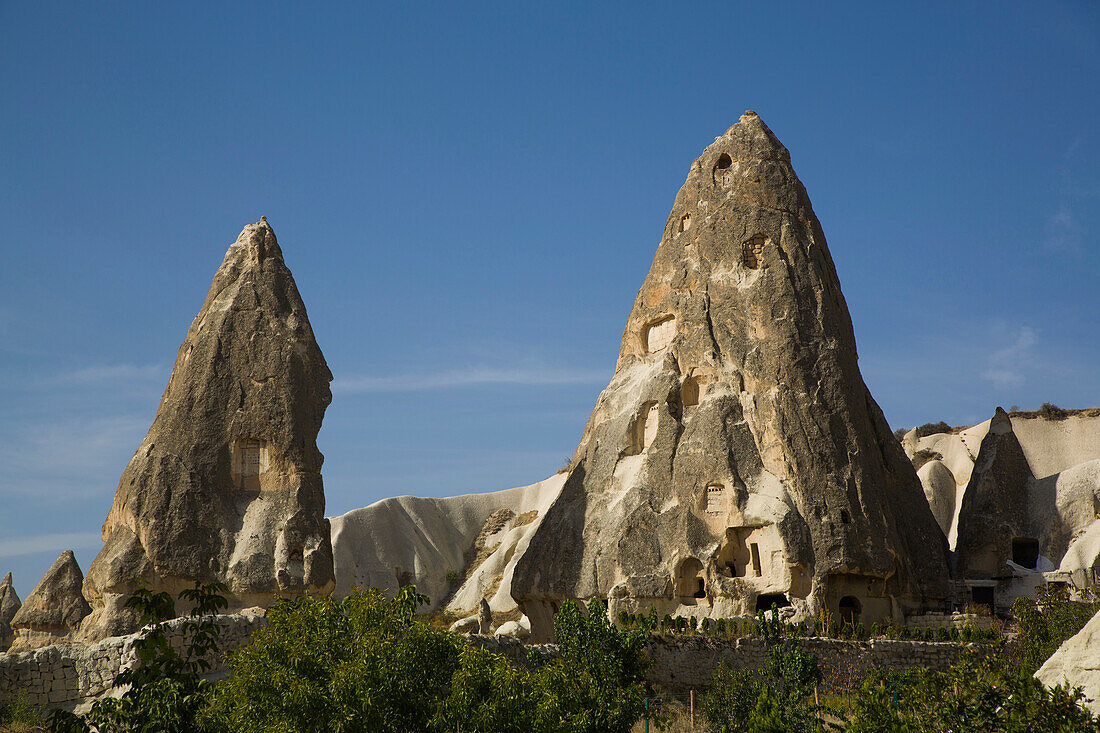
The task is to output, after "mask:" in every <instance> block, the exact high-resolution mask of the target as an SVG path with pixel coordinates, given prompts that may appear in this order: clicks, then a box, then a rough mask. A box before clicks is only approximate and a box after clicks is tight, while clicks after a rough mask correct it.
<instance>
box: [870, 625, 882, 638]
mask: <svg viewBox="0 0 1100 733" xmlns="http://www.w3.org/2000/svg"><path fill="white" fill-rule="evenodd" d="M880 636H882V629H880V628H879V626H878V622H875V623H873V624H871V638H872V639H877V638H879V637H880Z"/></svg>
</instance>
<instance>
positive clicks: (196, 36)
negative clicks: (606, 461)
mask: <svg viewBox="0 0 1100 733" xmlns="http://www.w3.org/2000/svg"><path fill="white" fill-rule="evenodd" d="M195 5H198V4H195V3H190V4H175V5H169V4H167V3H108V4H104V3H71V4H59V3H52V2H36V3H15V2H3V1H2V0H0V572H3V571H4V570H5V569H7V568H10V569H12V570H14V572H15V575H16V585H17V588H18V590H19V592H20V593H21V595H23V596H25V595H26V594H27V593H28V592H30V590H31V589H32V587H33V586H34V584H35V583H36V582H37V580H38V579H39V577H40V576H41V575H42V573H43V572H44V570H45V569H46V567H48V565H49V564H50V563H51V562H52V561H53V560H54V559H55V558H56V556H57V555H58V553H60V552H61V551H62V550H63V549H66V548H69V547H72V548H74V549H76V551H77V556H78V558H79V560H80V562H81V565H82V567H84V568H85V569H87V566H88V564H89V563H90V562H91V559H92V558H93V557H94V555H95V553H96V552H97V551H98V547H99V540H98V536H97V535H98V531H99V527H100V524H101V522H102V520H103V518H104V517H105V516H106V513H107V510H108V509H109V506H110V502H111V498H112V496H113V493H114V490H115V486H116V485H117V482H118V477H119V475H120V474H121V473H122V469H123V468H124V466H125V464H126V462H127V460H128V459H129V457H130V455H131V454H132V453H133V451H134V449H135V448H136V447H137V446H138V444H139V443H140V441H141V438H142V437H143V435H144V434H145V431H146V430H147V429H148V426H149V424H150V422H151V421H152V418H153V414H154V412H155V409H156V405H157V402H158V400H159V397H160V394H161V391H162V390H163V388H164V384H165V382H166V381H167V378H168V371H169V368H170V365H171V363H172V361H173V359H174V357H175V353H176V349H177V348H178V346H179V344H180V342H181V341H182V339H183V337H184V335H185V333H186V330H187V326H188V325H189V323H190V321H191V319H192V318H193V317H194V315H195V313H196V312H197V311H198V308H199V306H200V305H201V304H202V301H203V298H204V296H205V293H206V289H207V287H208V286H209V284H210V280H211V277H212V276H213V274H214V271H215V270H216V269H217V266H218V264H219V263H220V261H221V258H222V255H223V254H224V251H225V248H226V247H227V246H228V244H229V243H230V242H232V241H233V239H234V238H235V237H236V235H237V233H238V232H239V231H240V229H241V227H243V226H244V225H245V224H248V223H251V222H254V221H256V220H258V219H259V217H260V216H261V215H266V216H267V217H268V219H269V220H270V222H271V223H272V225H273V226H274V228H275V231H276V233H277V234H278V236H279V240H280V242H281V244H282V247H283V251H284V254H285V257H286V261H287V263H288V265H289V266H290V268H291V270H292V271H293V272H294V275H295V278H296V280H297V282H298V286H299V289H300V291H301V293H302V296H303V298H304V300H305V302H306V306H307V308H308V310H309V314H310V319H311V321H312V323H313V328H314V331H315V333H316V335H317V339H318V341H319V343H320V345H321V348H322V350H323V351H324V353H325V356H326V358H327V359H328V362H329V365H330V367H331V369H332V371H333V373H334V375H335V377H336V381H335V382H334V384H333V392H334V400H333V404H332V406H331V407H330V408H329V411H328V414H327V416H326V419H325V424H324V428H323V429H322V431H321V435H320V438H319V443H320V446H321V449H322V451H323V452H324V453H325V456H326V462H325V466H324V477H325V488H326V493H327V498H328V510H329V513H330V514H334V513H342V512H344V511H347V510H349V509H352V508H355V507H358V506H363V505H366V504H368V503H370V502H373V501H375V500H377V499H379V498H382V497H385V496H391V495H396V494H406V493H413V494H422V495H438V496H443V495H448V494H455V493H462V492H466V491H488V490H494V489H501V488H506V487H509V486H515V485H522V484H526V483H530V482H532V481H535V480H538V479H540V478H543V477H545V476H547V475H549V474H550V473H552V472H553V471H554V470H555V469H556V468H557V467H558V466H559V465H560V464H561V463H562V461H563V460H564V459H565V458H566V457H567V456H568V455H570V454H571V453H572V451H573V449H574V447H575V446H576V442H577V440H578V439H579V437H580V433H581V430H582V428H583V426H584V422H585V420H586V418H587V415H588V412H589V410H590V409H591V407H592V405H593V404H594V402H595V399H596V396H597V395H598V393H599V391H600V390H601V389H602V388H603V387H604V386H605V385H606V383H607V381H608V379H609V378H610V376H611V372H612V369H613V367H614V362H615V356H616V354H617V351H618V345H619V339H620V337H621V334H622V329H623V326H624V323H625V319H626V316H627V314H628V312H629V309H630V306H631V304H632V301H633V298H634V295H635V293H636V292H637V289H638V287H639V286H640V284H641V282H642V279H643V278H644V276H645V273H646V271H647V269H648V267H649V263H650V261H651V259H652V256H653V252H654V250H655V248H656V246H657V243H658V240H659V237H660V235H661V232H662V228H663V226H664V222H665V219H666V217H667V214H668V210H669V208H670V207H671V205H672V201H673V198H674V196H675V194H676V191H677V190H678V188H679V186H680V185H681V184H682V183H683V180H684V178H685V176H686V174H687V171H688V166H689V164H690V163H691V161H692V159H693V158H694V157H695V156H696V155H698V153H699V152H700V151H701V150H702V149H703V148H704V147H705V146H706V145H707V144H708V143H709V142H711V141H712V140H713V139H714V137H715V136H716V135H720V134H721V133H722V132H724V131H725V129H726V128H727V127H728V126H729V125H730V124H732V123H733V122H735V121H736V120H737V118H738V116H739V115H740V114H741V113H742V112H743V111H744V110H746V109H754V110H756V111H757V112H759V113H760V115H761V116H762V117H763V118H764V120H765V121H766V122H767V123H768V125H769V126H770V127H771V128H772V130H773V131H774V132H775V133H776V134H777V135H778V136H779V138H780V139H781V140H782V141H783V142H784V144H785V145H786V146H787V147H788V148H789V149H790V151H791V155H792V159H793V163H794V166H795V169H796V171H797V172H798V174H799V176H800V177H801V179H802V181H803V183H805V185H806V187H807V189H808V190H809V193H810V197H811V199H812V200H813V203H814V208H815V210H816V212H817V214H818V217H819V218H820V219H821V222H822V225H823V227H824V230H825V233H826V236H827V237H828V241H829V246H830V248H831V250H832V254H833V258H834V260H835V262H836V266H837V270H838V272H839V275H840V279H841V284H842V286H843V288H844V293H845V296H846V298H847V301H848V306H849V308H850V310H851V313H852V318H853V321H854V324H855V329H856V337H857V340H858V343H859V349H860V364H861V367H862V370H863V374H864V377H865V379H866V381H867V383H868V385H869V386H870V388H871V390H872V392H873V394H874V395H875V397H876V399H877V400H878V402H879V404H880V405H881V406H882V408H883V410H884V411H885V413H886V416H887V419H888V420H889V421H890V423H891V424H892V425H893V426H895V427H898V426H910V425H913V424H916V423H921V422H926V421H934V420H939V419H945V420H947V421H948V422H951V423H955V424H962V423H967V424H969V423H973V422H977V421H980V420H983V419H985V418H987V417H988V416H989V415H990V414H991V413H992V411H993V409H994V408H995V407H996V406H997V405H1004V406H1005V407H1009V406H1011V405H1019V406H1021V407H1024V408H1034V407H1036V406H1038V405H1039V404H1040V403H1042V402H1047V401H1049V402H1054V403H1056V404H1059V405H1062V406H1064V407H1080V406H1091V405H1096V404H1097V403H1098V402H1100V399H1098V394H1100V369H1097V364H1098V363H1100V340H1098V339H1097V330H1096V325H1097V323H1098V322H1100V318H1098V316H1100V299H1098V298H1097V296H1096V293H1095V290H1096V283H1097V282H1098V281H1100V247H1098V246H1097V245H1098V242H1097V238H1098V232H1100V174H1098V173H1097V171H1100V136H1098V134H1097V129H1098V124H1097V119H1098V117H1100V92H1098V90H1100V85H1098V82H1097V79H1098V77H1100V5H1097V4H1096V3H1094V2H1088V1H1085V0H1082V1H1081V2H1051V3H1010V2H1006V3H997V4H995V5H989V4H979V3H973V4H969V3H953V2H952V3H947V2H944V3H921V4H919V5H920V8H919V9H917V8H916V7H914V8H911V9H909V10H899V9H895V8H892V7H890V6H891V5H892V4H883V3H863V4H832V3H829V4H825V3H808V2H807V3H781V4H779V3H749V2H722V3H706V2H699V3H692V4H690V5H684V4H682V3H675V4H674V3H669V4H663V5H662V4H655V3H643V2H638V3H615V4H600V3H565V2H558V3H541V4H527V3H500V4H496V5H481V6H477V7H476V8H475V7H470V6H467V7H464V8H458V7H455V5H457V4H436V5H433V4H430V3H371V4H366V3H355V4H328V5H326V6H324V7H323V8H319V7H317V6H316V5H315V4H308V5H307V4H301V3H234V4H233V7H232V8H229V9H226V8H224V7H222V5H224V4H203V5H201V6H200V7H193V6H195Z"/></svg>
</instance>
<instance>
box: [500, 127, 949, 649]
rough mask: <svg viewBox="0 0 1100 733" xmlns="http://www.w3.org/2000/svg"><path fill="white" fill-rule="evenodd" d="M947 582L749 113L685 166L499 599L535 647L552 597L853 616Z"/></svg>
mask: <svg viewBox="0 0 1100 733" xmlns="http://www.w3.org/2000/svg"><path fill="white" fill-rule="evenodd" d="M947 575H948V571H947V562H946V546H945V540H944V537H943V533H942V531H941V530H940V529H939V527H938V526H937V524H936V521H935V519H934V518H933V516H932V513H931V510H930V509H929V507H928V502H927V501H926V500H925V498H924V493H923V491H922V489H921V484H920V482H919V480H918V479H917V476H916V473H915V472H914V470H913V467H912V465H911V464H910V463H909V461H908V460H907V459H906V457H905V454H904V452H903V451H902V448H901V446H900V445H899V444H898V442H897V441H896V440H895V439H894V437H893V436H892V435H891V432H890V428H889V426H888V425H887V423H886V420H885V419H884V418H883V415H882V412H881V410H880V409H879V407H878V405H877V404H876V403H875V401H874V399H873V398H872V397H871V395H870V393H869V392H868V390H867V387H866V386H865V385H864V383H863V378H862V376H861V375H860V372H859V367H858V365H857V356H856V343H855V337H854V335H853V331H852V322H851V318H850V316H849V314H848V309H847V306H846V304H845V302H844V297H843V296H842V295H841V292H840V283H839V280H838V278H837V274H836V270H835V268H834V266H833V262H832V258H831V256H830V254H829V250H828V248H827V247H826V243H825V236H824V234H823V233H822V230H821V225H820V224H819V223H818V221H817V218H816V216H815V215H814V212H813V209H812V208H811V206H810V200H809V198H808V196H807V194H806V191H805V189H804V188H803V186H802V184H801V182H800V181H799V180H798V178H797V176H796V175H795V173H794V170H793V169H792V167H791V163H790V155H789V153H788V152H787V150H786V148H784V147H783V145H782V144H780V143H779V141H778V140H777V139H776V138H775V136H774V135H773V134H772V132H771V130H769V129H768V127H767V126H766V125H765V124H764V123H763V121H761V119H760V118H759V117H758V116H757V115H756V114H755V113H753V112H746V113H745V115H744V116H742V117H741V120H740V121H739V122H738V123H737V124H735V125H733V127H731V128H730V129H729V130H728V131H727V132H726V133H725V134H724V135H723V136H721V137H719V138H717V139H716V140H715V142H714V143H713V144H712V145H710V146H709V147H708V148H707V149H706V150H705V151H704V152H703V154H702V156H700V157H699V158H698V159H697V160H695V161H694V163H692V165H691V170H690V172H689V174H688V178H687V182H686V183H685V184H684V186H683V187H682V188H681V189H680V192H679V194H678V195H677V197H676V202H675V204H674V206H673V208H672V213H671V214H670V215H669V218H668V222H667V224H666V225H665V231H664V236H663V237H662V239H661V243H660V245H659V247H658V248H657V253H656V256H655V257H654V259H653V265H652V267H651V268H650V271H649V274H648V275H647V276H646V279H645V282H644V283H643V284H642V288H641V290H640V292H639V293H638V297H637V299H636V301H635V303H634V307H633V309H632V310H631V313H630V317H629V319H628V321H627V324H626V328H625V330H624V332H623V338H622V345H621V347H620V350H619V359H618V363H617V365H616V368H615V375H614V377H613V378H612V380H611V383H610V384H609V385H608V387H607V389H605V390H604V391H603V393H602V394H601V395H600V397H599V399H598V401H597V403H596V407H595V409H594V410H593V411H592V415H591V417H590V418H589V420H588V424H587V426H586V427H585V430H584V434H583V435H582V437H581V441H580V445H579V446H578V448H577V451H576V454H575V455H574V458H573V462H572V468H571V471H570V473H569V477H568V479H567V480H566V483H565V486H564V487H563V489H562V492H561V495H560V496H559V497H558V499H557V500H556V502H555V503H554V505H553V506H552V507H551V508H550V510H549V511H548V513H547V515H546V517H545V519H544V521H543V523H542V525H541V527H540V528H539V530H538V531H537V532H536V534H535V535H534V537H533V539H532V541H531V544H530V547H529V549H528V550H527V551H526V552H525V553H524V555H523V557H522V558H521V560H520V562H519V565H518V567H517V568H516V571H515V575H514V577H513V580H512V595H513V597H514V598H515V599H516V601H517V602H518V603H520V604H521V606H522V608H523V609H524V611H525V613H527V615H528V616H529V617H530V619H531V622H532V627H533V633H534V635H535V636H536V637H537V638H546V637H547V636H548V635H549V633H550V628H551V626H550V624H551V614H552V612H553V611H554V610H555V608H556V605H557V603H558V602H559V601H560V600H561V599H565V598H576V599H585V598H590V597H594V596H599V597H608V598H609V600H610V603H611V605H612V610H614V609H615V608H616V607H618V608H626V609H631V608H633V609H639V610H645V609H648V608H650V607H656V608H657V609H658V610H659V611H660V612H662V613H664V612H673V613H684V614H691V615H700V616H701V615H710V616H728V615H733V614H741V613H750V614H751V613H754V612H755V611H756V610H757V608H761V609H764V608H770V607H771V605H772V604H773V603H776V604H778V605H779V606H787V605H790V606H792V609H791V611H790V613H793V614H794V615H795V616H796V617H802V618H806V617H809V616H811V615H812V614H814V613H816V612H817V611H818V610H820V609H828V610H829V611H831V612H832V615H833V616H834V618H837V619H841V618H847V619H858V620H860V621H863V622H866V623H870V622H873V621H875V620H878V619H887V618H897V617H898V616H900V615H901V613H903V612H904V611H905V610H907V609H909V608H913V607H916V606H919V605H921V604H924V603H927V602H930V601H942V600H943V599H944V598H946V597H947V596H948V592H949V590H948V589H949V585H948V582H947Z"/></svg>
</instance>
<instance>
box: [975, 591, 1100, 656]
mask: <svg viewBox="0 0 1100 733" xmlns="http://www.w3.org/2000/svg"><path fill="white" fill-rule="evenodd" d="M1097 611H1100V603H1098V602H1097V601H1096V600H1095V599H1092V598H1091V597H1090V598H1089V599H1087V600H1085V601H1071V600H1070V597H1069V591H1068V590H1066V589H1065V588H1062V587H1059V586H1054V585H1050V584H1047V585H1046V586H1044V587H1043V588H1041V589H1040V590H1039V592H1038V593H1037V596H1036V598H1035V599H1031V598H1027V597H1025V596H1021V597H1019V598H1017V599H1016V601H1015V602H1014V603H1013V604H1012V615H1013V617H1014V618H1015V619H1016V624H1017V634H1016V642H1015V645H1014V646H1013V648H1012V650H1011V658H1012V659H1013V660H1015V661H1016V662H1017V663H1018V664H1019V665H1020V666H1021V668H1022V669H1024V671H1027V672H1030V673H1034V672H1035V671H1036V670H1037V669H1039V667H1041V666H1042V664H1043V662H1045V661H1046V660H1047V659H1048V658H1049V657H1050V655H1051V654H1053V653H1054V652H1055V650H1057V649H1058V647H1059V646H1061V645H1062V642H1064V641H1065V640H1066V639H1068V638H1070V637H1071V636H1073V635H1074V634H1076V633H1077V632H1078V631H1080V630H1081V629H1082V628H1083V627H1084V626H1085V624H1086V623H1088V621H1089V619H1090V618H1092V617H1093V615H1094V614H1096V613H1097ZM995 636H996V632H994V638H995Z"/></svg>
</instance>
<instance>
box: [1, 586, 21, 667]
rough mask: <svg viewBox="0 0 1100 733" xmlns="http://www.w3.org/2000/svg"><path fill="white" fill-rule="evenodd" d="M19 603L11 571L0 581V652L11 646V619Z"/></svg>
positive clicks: (17, 609)
mask: <svg viewBox="0 0 1100 733" xmlns="http://www.w3.org/2000/svg"><path fill="white" fill-rule="evenodd" d="M21 605H23V604H22V603H21V602H20V601H19V596H18V595H17V594H16V592H15V586H14V585H13V584H12V580H11V573H8V574H7V575H5V576H4V580H3V582H0V652H2V651H6V650H7V648H8V647H9V646H11V642H12V639H14V637H15V632H13V631H12V628H11V620H12V619H13V618H15V614H16V613H17V612H18V611H19V607H20V606H21Z"/></svg>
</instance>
